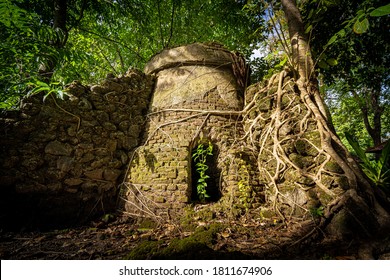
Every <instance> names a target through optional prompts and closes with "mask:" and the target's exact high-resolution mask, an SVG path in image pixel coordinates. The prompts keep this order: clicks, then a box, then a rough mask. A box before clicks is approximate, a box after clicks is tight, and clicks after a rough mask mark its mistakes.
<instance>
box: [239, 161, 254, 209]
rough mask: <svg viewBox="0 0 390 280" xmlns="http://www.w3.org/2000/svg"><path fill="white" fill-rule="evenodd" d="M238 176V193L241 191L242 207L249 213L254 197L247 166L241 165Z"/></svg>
mask: <svg viewBox="0 0 390 280" xmlns="http://www.w3.org/2000/svg"><path fill="white" fill-rule="evenodd" d="M238 176H239V181H238V183H237V185H238V191H239V195H238V197H239V200H240V203H241V205H242V206H243V207H244V209H245V211H246V212H247V211H248V210H249V208H250V207H251V204H252V200H253V196H252V188H251V186H250V183H249V178H250V174H249V170H248V167H247V165H245V164H244V163H242V164H241V165H240V168H239V169H238Z"/></svg>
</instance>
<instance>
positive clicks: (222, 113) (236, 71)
mask: <svg viewBox="0 0 390 280" xmlns="http://www.w3.org/2000/svg"><path fill="white" fill-rule="evenodd" d="M145 72H146V73H147V74H154V75H155V77H156V85H155V90H154V93H153V97H152V100H151V103H150V107H149V112H148V115H147V123H146V126H145V131H144V137H143V143H142V145H141V146H139V147H138V148H137V149H136V150H135V151H134V153H133V155H132V156H131V162H130V166H129V170H128V174H127V177H126V182H125V189H124V191H125V193H124V195H122V197H123V198H124V201H125V210H126V212H127V213H129V214H130V215H134V216H141V217H161V218H165V217H166V216H165V215H167V217H172V216H176V215H180V213H181V211H180V210H181V209H182V208H183V207H184V206H185V205H187V204H190V203H193V204H197V203H202V204H207V203H210V204H211V203H215V202H219V201H222V200H223V199H225V200H226V199H231V198H232V196H235V197H237V198H238V197H241V198H242V199H245V195H246V196H248V200H249V194H250V195H252V193H253V192H255V191H256V186H257V185H258V183H257V182H256V176H254V172H255V171H253V170H255V168H252V167H251V166H250V159H249V157H250V156H248V155H247V154H246V152H245V151H244V150H245V149H244V145H243V144H240V138H242V136H243V129H242V124H241V122H240V112H241V111H242V109H243V104H244V87H245V75H246V74H245V63H244V60H243V59H242V58H241V57H240V56H238V55H236V54H234V53H232V52H230V51H228V50H227V49H225V48H223V47H221V46H220V45H206V44H199V43H196V44H191V45H187V46H182V47H177V48H173V49H169V50H164V51H162V52H161V53H160V54H158V55H156V56H154V57H153V58H152V59H151V61H150V62H149V63H148V64H147V65H146V67H145ZM205 150H208V151H207V152H205V153H206V155H205V157H204V161H203V163H202V164H197V163H198V162H197V160H198V161H199V159H198V158H197V156H196V155H195V154H200V153H202V151H203V152H204V151H205ZM202 168H203V169H202ZM202 172H203V173H202ZM202 186H203V191H204V193H203V194H204V195H202V194H201V193H202ZM239 189H240V190H239ZM243 193H244V194H243ZM245 193H246V194H245Z"/></svg>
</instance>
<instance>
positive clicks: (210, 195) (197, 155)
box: [191, 140, 221, 203]
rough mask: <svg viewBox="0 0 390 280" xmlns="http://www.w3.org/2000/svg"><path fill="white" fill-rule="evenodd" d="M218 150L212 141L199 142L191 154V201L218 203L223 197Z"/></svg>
mask: <svg viewBox="0 0 390 280" xmlns="http://www.w3.org/2000/svg"><path fill="white" fill-rule="evenodd" d="M217 158H218V149H217V147H216V146H215V145H213V144H212V143H211V142H210V141H205V140H203V141H199V142H198V144H197V145H196V146H195V147H193V149H192V152H191V201H192V202H194V203H209V202H216V201H218V200H219V199H220V197H221V192H220V189H219V177H220V176H219V175H220V171H219V169H218V167H217Z"/></svg>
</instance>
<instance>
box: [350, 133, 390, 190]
mask: <svg viewBox="0 0 390 280" xmlns="http://www.w3.org/2000/svg"><path fill="white" fill-rule="evenodd" d="M345 136H346V138H347V140H348V142H349V143H350V145H351V146H352V148H353V149H354V151H355V152H356V154H357V156H358V157H359V159H360V160H361V161H362V163H361V164H360V165H361V167H362V170H363V172H364V173H365V174H366V175H367V177H368V178H369V179H370V180H371V181H372V182H373V183H374V185H375V186H377V187H389V186H390V166H389V158H390V141H389V142H387V144H386V145H385V147H384V149H383V150H382V153H381V156H380V158H379V160H378V161H375V160H370V159H369V158H368V157H367V155H366V153H365V151H364V150H363V149H362V148H361V147H360V145H359V142H358V141H356V140H355V139H354V138H353V136H352V135H350V134H348V133H346V134H345Z"/></svg>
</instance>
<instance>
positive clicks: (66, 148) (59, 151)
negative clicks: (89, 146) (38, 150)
mask: <svg viewBox="0 0 390 280" xmlns="http://www.w3.org/2000/svg"><path fill="white" fill-rule="evenodd" d="M72 150H73V149H72V147H71V146H70V145H69V144H67V143H62V142H59V141H57V140H55V141H52V142H49V143H48V144H47V145H46V147H45V153H47V154H51V155H56V156H70V155H71V154H72Z"/></svg>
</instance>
